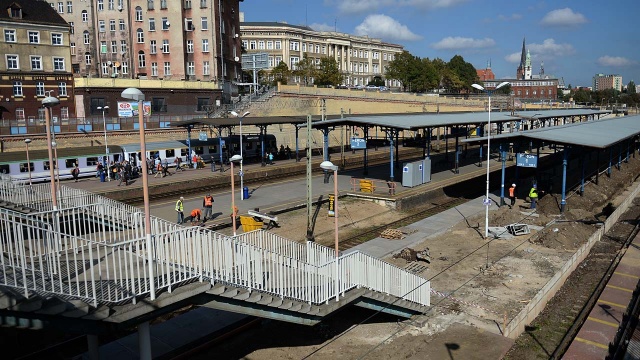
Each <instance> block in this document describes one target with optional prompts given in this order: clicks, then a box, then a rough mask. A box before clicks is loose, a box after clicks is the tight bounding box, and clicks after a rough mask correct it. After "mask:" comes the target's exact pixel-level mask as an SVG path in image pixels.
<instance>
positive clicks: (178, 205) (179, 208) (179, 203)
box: [176, 200, 184, 212]
mask: <svg viewBox="0 0 640 360" xmlns="http://www.w3.org/2000/svg"><path fill="white" fill-rule="evenodd" d="M176 211H179V212H183V211H184V204H182V200H178V201H176Z"/></svg>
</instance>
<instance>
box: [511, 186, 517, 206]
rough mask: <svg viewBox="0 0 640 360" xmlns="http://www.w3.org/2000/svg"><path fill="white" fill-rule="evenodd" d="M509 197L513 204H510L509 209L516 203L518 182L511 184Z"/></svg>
mask: <svg viewBox="0 0 640 360" xmlns="http://www.w3.org/2000/svg"><path fill="white" fill-rule="evenodd" d="M509 199H511V205H509V209H511V208H513V205H515V204H516V184H511V187H510V188H509Z"/></svg>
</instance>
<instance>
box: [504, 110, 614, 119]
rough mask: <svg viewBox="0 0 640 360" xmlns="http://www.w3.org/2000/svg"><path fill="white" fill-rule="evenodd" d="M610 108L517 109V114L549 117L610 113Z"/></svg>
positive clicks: (540, 117) (542, 117)
mask: <svg viewBox="0 0 640 360" xmlns="http://www.w3.org/2000/svg"><path fill="white" fill-rule="evenodd" d="M610 113H611V110H594V109H589V108H582V109H563V110H527V111H518V112H517V113H516V115H517V116H519V117H521V118H523V119H551V118H559V117H569V116H590V115H602V114H610Z"/></svg>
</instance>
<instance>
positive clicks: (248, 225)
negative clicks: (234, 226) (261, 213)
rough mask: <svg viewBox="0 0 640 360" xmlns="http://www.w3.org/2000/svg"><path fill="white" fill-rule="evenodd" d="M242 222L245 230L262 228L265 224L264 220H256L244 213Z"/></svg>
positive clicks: (241, 216)
mask: <svg viewBox="0 0 640 360" xmlns="http://www.w3.org/2000/svg"><path fill="white" fill-rule="evenodd" d="M240 224H242V231H243V232H249V231H253V230H258V229H262V225H264V223H263V222H262V221H256V220H255V219H254V218H252V217H251V216H243V215H240Z"/></svg>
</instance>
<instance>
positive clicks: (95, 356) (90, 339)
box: [87, 334, 100, 360]
mask: <svg viewBox="0 0 640 360" xmlns="http://www.w3.org/2000/svg"><path fill="white" fill-rule="evenodd" d="M87 345H88V347H89V360H99V359H100V341H99V340H98V336H97V335H90V334H88V335H87Z"/></svg>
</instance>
